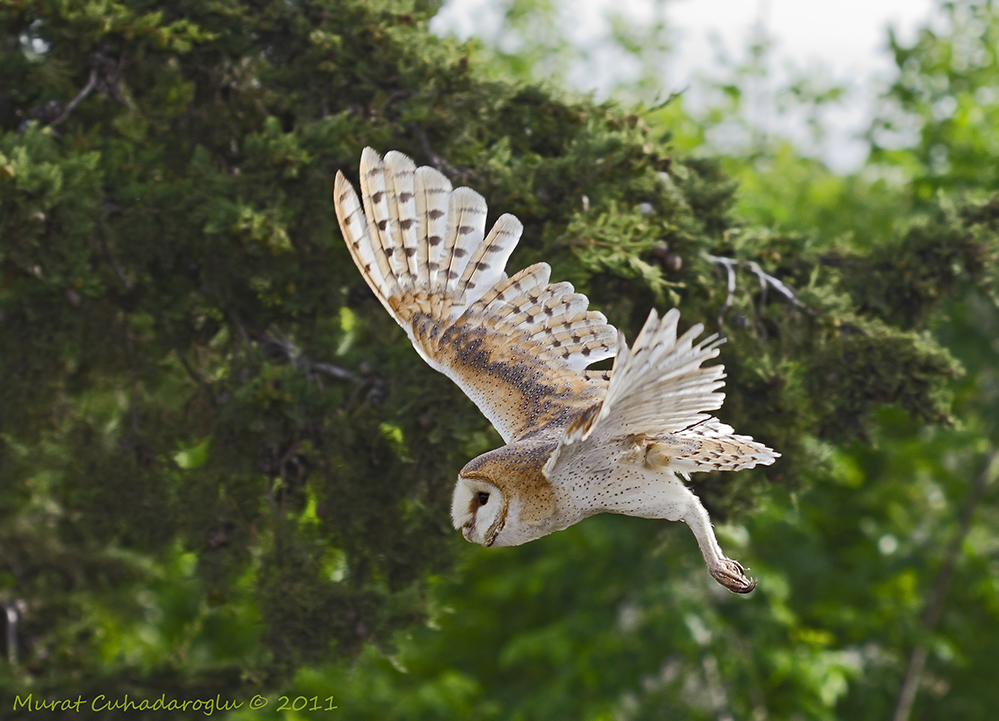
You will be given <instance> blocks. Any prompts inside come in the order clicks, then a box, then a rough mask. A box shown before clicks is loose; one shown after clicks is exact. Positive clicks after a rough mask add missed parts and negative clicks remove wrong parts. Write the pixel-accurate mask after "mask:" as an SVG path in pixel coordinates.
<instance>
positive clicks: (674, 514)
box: [666, 478, 756, 593]
mask: <svg viewBox="0 0 999 721" xmlns="http://www.w3.org/2000/svg"><path fill="white" fill-rule="evenodd" d="M670 483H671V484H675V485H676V486H677V487H678V488H682V489H683V491H685V493H682V494H681V493H679V492H677V489H673V490H674V492H676V495H675V496H674V499H673V503H672V504H671V508H670V511H671V512H670V514H669V516H668V517H667V519H666V520H669V521H683V522H684V523H686V524H687V525H688V526H689V527H690V530H691V531H693V532H694V538H696V539H697V545H698V546H699V547H700V549H701V555H702V556H704V562H705V563H706V564H707V566H708V572H709V573H710V574H711V575H712V576H713V577H714V579H715V580H716V581H718V583H720V584H721V585H723V586H724V587H725V588H727V589H728V590H729V591H732V592H733V593H749V592H750V591H752V590H753V589H754V588H756V579H755V578H747V577H746V573H745V569H744V568H743V567H742V564H740V563H739V562H738V561H733V560H732V559H731V558H728V557H727V556H726V555H725V554H724V553H722V549H721V546H719V545H718V539H717V538H715V531H714V529H713V528H712V527H711V519H710V518H709V517H708V512H707V511H706V510H705V509H704V506H702V505H701V501H700V499H699V498H698V497H697V496H696V495H694V493H693V492H692V491H691V490H690V489H689V488H687V487H686V486H684V485H683V483H682V482H681V481H680V480H679V479H677V478H673V479H670Z"/></svg>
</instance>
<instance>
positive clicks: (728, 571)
mask: <svg viewBox="0 0 999 721" xmlns="http://www.w3.org/2000/svg"><path fill="white" fill-rule="evenodd" d="M708 571H710V573H711V575H712V576H713V577H714V579H715V580H716V581H718V583H720V584H721V585H723V586H724V587H725V588H727V589H728V590H729V591H732V593H749V592H750V591H752V590H753V589H754V588H756V579H755V578H747V577H746V572H745V569H744V568H743V567H742V564H741V563H739V562H738V561H734V560H732V559H731V558H724V559H722V562H721V563H720V564H719V565H718V566H715V567H711V566H709V567H708Z"/></svg>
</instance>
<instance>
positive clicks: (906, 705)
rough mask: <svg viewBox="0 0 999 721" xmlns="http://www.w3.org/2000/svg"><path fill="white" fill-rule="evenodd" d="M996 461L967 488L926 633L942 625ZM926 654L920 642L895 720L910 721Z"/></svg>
mask: <svg viewBox="0 0 999 721" xmlns="http://www.w3.org/2000/svg"><path fill="white" fill-rule="evenodd" d="M997 461H999V451H996V450H993V451H992V453H991V454H990V455H989V460H988V463H986V464H985V470H983V471H982V472H981V473H980V474H979V475H978V477H977V478H975V480H974V482H973V483H972V484H971V488H969V489H968V495H967V496H966V497H965V499H964V505H963V506H962V508H961V516H960V521H959V523H958V527H957V533H955V534H954V537H953V538H952V539H951V541H950V544H949V545H948V546H947V550H946V552H944V558H943V563H942V564H941V566H940V570H939V571H937V578H936V581H935V582H934V584H933V592H932V593H931V594H930V599H929V601H928V602H927V604H926V610H925V611H924V612H923V623H922V626H923V631H924V632H925V633H927V634H929V633H931V632H932V631H933V629H935V628H936V626H937V624H938V623H939V622H940V616H941V615H943V608H944V601H945V600H946V598H947V591H948V589H949V588H950V582H951V579H952V578H953V577H954V569H955V568H957V561H958V558H959V557H960V555H961V546H962V545H964V539H965V538H967V536H968V532H969V531H970V530H971V519H972V517H973V516H974V514H975V509H976V508H977V507H978V504H979V502H981V500H982V496H983V495H984V494H985V489H986V487H987V486H988V485H989V483H990V482H991V481H992V479H993V478H995V477H996V476H997V475H999V462H997ZM927 655H928V649H927V646H926V642H925V641H921V642H919V643H917V644H916V647H915V648H914V649H912V655H911V656H910V657H909V667H908V668H907V669H906V672H905V680H904V681H903V682H902V690H901V691H900V692H899V695H898V704H897V705H896V706H895V714H894V716H892V720H893V721H909V715H910V714H911V713H912V707H913V704H914V703H915V701H916V693H917V692H918V691H919V682H920V681H921V680H922V677H923V669H924V668H925V666H926V658H927Z"/></svg>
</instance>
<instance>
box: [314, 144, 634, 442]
mask: <svg viewBox="0 0 999 721" xmlns="http://www.w3.org/2000/svg"><path fill="white" fill-rule="evenodd" d="M360 178H361V189H362V199H363V211H362V202H359V201H358V199H357V196H356V194H355V193H354V191H353V188H351V187H350V183H348V182H347V181H346V179H344V177H343V176H342V175H341V174H338V175H337V180H336V186H335V192H334V202H335V207H336V212H337V218H338V220H339V222H340V229H341V231H342V232H343V235H344V239H345V240H346V241H347V246H348V248H349V249H350V253H351V257H352V258H353V259H354V262H355V263H356V264H357V267H358V269H359V270H360V271H361V275H362V276H363V277H364V279H365V281H366V282H367V283H368V284H369V285H370V286H371V288H372V290H373V291H374V292H375V295H376V296H377V297H378V299H379V300H380V301H381V302H382V304H383V305H384V306H385V308H386V309H387V310H388V311H389V313H390V314H391V315H392V317H393V318H394V319H395V320H396V321H397V322H398V323H399V325H401V326H402V327H403V329H404V330H405V331H406V333H407V335H408V336H409V338H410V340H411V341H412V342H413V345H414V347H415V348H416V350H417V351H418V352H419V353H420V355H421V356H422V357H423V359H424V360H426V361H427V363H429V364H430V365H431V366H432V367H433V368H435V369H437V370H438V371H440V372H442V373H444V374H445V375H447V376H448V377H449V378H451V379H452V380H453V381H455V382H456V383H457V384H458V386H459V387H461V389H462V390H463V391H464V392H465V393H466V395H468V396H469V398H471V399H472V401H473V402H474V403H475V404H476V405H477V406H478V407H479V409H480V410H482V412H483V413H484V414H485V415H486V417H487V418H488V419H489V420H490V421H491V422H492V423H493V425H494V426H495V427H496V430H497V431H499V433H500V435H501V436H503V438H504V439H505V440H506V441H508V442H509V441H510V440H512V439H514V438H520V437H524V436H526V435H529V434H532V433H537V432H542V431H544V432H550V433H554V434H555V437H557V435H558V433H559V432H560V430H559V429H561V428H563V427H565V426H566V425H568V424H569V423H570V422H571V421H572V420H573V419H574V418H577V417H579V416H580V415H581V414H584V413H585V412H587V411H588V410H590V409H593V408H597V407H599V404H600V401H601V399H602V398H603V396H604V394H605V393H606V392H607V388H608V381H607V380H606V378H607V375H606V371H604V372H601V373H600V374H599V375H597V376H593V377H592V380H591V376H590V375H588V374H586V373H584V369H585V368H586V366H588V365H590V364H591V363H594V362H596V361H598V360H600V359H602V358H609V357H611V356H612V355H613V354H614V351H615V347H616V345H617V337H618V334H617V331H616V330H615V329H614V328H613V327H612V326H610V325H609V324H608V323H607V319H606V318H605V317H604V316H603V315H602V314H601V313H597V312H595V311H587V305H588V301H587V299H586V296H584V295H582V294H580V293H575V292H574V290H573V287H572V285H571V284H569V283H555V284H549V282H548V281H549V277H550V275H551V269H550V268H549V267H548V265H547V264H545V263H537V264H535V265H532V266H530V267H528V268H525V269H524V270H522V271H520V272H519V273H516V274H515V275H513V276H512V277H507V275H506V273H505V270H504V269H505V266H506V263H507V261H508V260H509V257H510V255H511V253H512V252H513V250H514V248H515V247H516V245H517V241H518V240H519V239H520V234H521V232H522V230H523V226H522V225H521V223H520V221H519V220H517V219H516V218H515V217H514V216H512V215H503V216H501V217H500V218H499V219H498V220H497V221H496V224H495V225H494V226H493V228H492V230H491V231H490V232H489V234H488V235H486V234H485V227H486V213H487V207H486V202H485V200H484V199H483V198H482V196H481V195H479V194H478V193H476V192H475V191H473V190H471V189H469V188H457V189H452V187H451V183H450V182H449V181H448V179H447V178H446V177H444V176H443V175H442V174H441V173H439V172H438V171H436V170H434V169H432V168H428V167H421V168H416V166H415V164H414V163H413V162H412V161H411V160H410V159H409V158H407V157H406V156H405V155H402V154H401V153H397V152H390V153H388V154H386V156H385V159H384V160H382V159H381V158H380V157H379V156H378V154H377V153H376V152H375V151H373V150H371V149H370V148H366V149H365V150H364V152H363V153H362V155H361V172H360Z"/></svg>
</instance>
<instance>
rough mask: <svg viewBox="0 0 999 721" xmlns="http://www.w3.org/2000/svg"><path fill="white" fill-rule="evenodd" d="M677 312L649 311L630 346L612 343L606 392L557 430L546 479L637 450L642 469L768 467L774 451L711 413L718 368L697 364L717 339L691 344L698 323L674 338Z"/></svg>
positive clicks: (717, 401) (718, 401)
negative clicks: (558, 436)
mask: <svg viewBox="0 0 999 721" xmlns="http://www.w3.org/2000/svg"><path fill="white" fill-rule="evenodd" d="M679 320H680V313H679V311H677V310H676V309H673V310H671V311H669V312H668V313H667V314H666V315H665V316H664V317H663V318H662V320H660V319H659V318H658V317H657V315H656V312H655V311H654V310H653V311H652V312H651V313H650V314H649V319H648V321H646V323H645V326H644V327H643V328H642V330H641V332H640V333H639V334H638V338H636V339H635V343H634V345H633V346H632V347H631V348H630V349H629V348H628V346H627V344H626V343H625V342H624V338H623V337H622V338H621V339H620V342H619V343H618V350H617V356H616V357H615V359H614V367H613V369H612V371H611V374H609V378H608V383H607V393H606V395H605V396H604V398H603V402H602V404H601V405H600V407H599V408H598V409H597V408H595V409H592V410H591V411H590V412H588V413H586V414H584V415H581V416H579V417H578V418H577V419H576V420H575V421H574V422H573V423H572V424H571V425H569V426H568V427H567V428H566V430H565V432H564V433H563V436H562V439H561V441H560V444H559V447H558V448H557V449H556V451H555V452H554V453H553V454H552V456H551V458H550V459H549V461H548V463H547V465H546V473H547V474H548V476H549V478H551V479H552V480H553V482H558V479H560V478H561V479H562V481H565V482H569V476H571V475H572V470H573V469H575V468H577V467H578V466H580V463H582V462H583V461H582V460H581V459H585V458H601V457H607V456H608V455H611V456H614V457H622V458H623V457H625V456H626V455H629V454H630V455H632V456H633V455H634V454H635V453H638V454H639V455H640V456H641V461H642V463H643V464H644V465H645V467H646V468H659V469H664V470H669V471H674V472H676V473H680V474H684V475H686V474H689V473H692V472H695V471H710V470H741V469H743V468H752V467H754V466H756V465H770V464H771V463H773V462H774V461H775V460H776V459H777V458H779V457H780V454H779V453H777V452H776V451H774V450H772V449H770V448H767V447H766V446H765V445H763V444H762V443H757V442H756V441H754V440H753V439H752V438H750V437H749V436H740V435H736V434H735V433H734V431H733V429H732V428H731V427H730V426H727V425H725V424H724V423H722V422H721V421H719V420H718V419H717V418H714V417H713V416H712V415H711V414H710V411H714V410H717V409H718V408H721V405H722V402H723V401H724V400H725V394H724V393H722V392H720V390H719V389H720V388H721V387H722V386H723V385H724V380H723V379H724V378H725V370H724V367H723V366H721V365H714V366H708V367H703V366H702V364H703V363H704V362H705V361H707V360H710V359H712V358H715V357H716V356H717V355H718V346H719V345H720V341H719V340H718V339H717V336H714V335H712V336H708V337H707V338H705V339H703V340H701V341H699V342H696V343H695V342H694V341H695V339H696V338H697V336H699V335H700V334H701V332H702V331H703V326H701V325H700V324H698V325H695V326H693V327H692V328H691V329H690V330H688V331H687V332H686V333H684V334H683V335H682V336H679V337H677V326H678V322H679Z"/></svg>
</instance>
